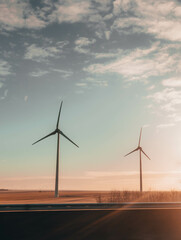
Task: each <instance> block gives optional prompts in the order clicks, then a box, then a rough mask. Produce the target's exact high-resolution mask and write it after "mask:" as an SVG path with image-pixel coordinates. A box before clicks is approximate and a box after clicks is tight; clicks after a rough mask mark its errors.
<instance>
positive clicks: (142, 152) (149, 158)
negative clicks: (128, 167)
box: [141, 149, 151, 160]
mask: <svg viewBox="0 0 181 240" xmlns="http://www.w3.org/2000/svg"><path fill="white" fill-rule="evenodd" d="M141 151H142V153H143V154H145V156H146V157H147V158H148V159H149V160H151V159H150V158H149V157H148V155H146V153H145V152H144V151H143V150H142V149H141Z"/></svg>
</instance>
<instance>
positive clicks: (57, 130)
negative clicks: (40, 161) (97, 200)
mask: <svg viewBox="0 0 181 240" xmlns="http://www.w3.org/2000/svg"><path fill="white" fill-rule="evenodd" d="M62 104H63V101H62V102H61V104H60V109H59V113H58V119H57V125H56V128H55V130H54V131H53V132H51V133H50V134H48V135H46V136H45V137H43V138H41V139H39V140H38V141H36V142H34V143H33V144H32V145H34V144H36V143H38V142H40V141H41V140H43V139H45V138H47V137H50V136H52V135H55V134H56V133H57V159H56V176H55V197H59V194H58V178H59V142H60V135H62V136H63V137H65V138H66V139H67V140H69V141H70V142H71V143H73V144H74V145H75V146H76V147H79V146H78V145H77V144H75V143H74V142H73V141H72V140H71V139H70V138H68V137H67V136H66V135H65V134H64V133H63V132H62V131H61V130H60V129H59V120H60V113H61V109H62Z"/></svg>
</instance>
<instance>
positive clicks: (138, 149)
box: [125, 128, 151, 192]
mask: <svg viewBox="0 0 181 240" xmlns="http://www.w3.org/2000/svg"><path fill="white" fill-rule="evenodd" d="M141 135H142V128H141V131H140V138H139V142H138V147H137V148H136V149H134V150H133V151H131V152H130V153H128V154H126V155H125V157H126V156H128V155H129V154H131V153H133V152H136V151H140V192H142V191H143V187H142V186H143V185H142V161H141V153H143V154H144V155H145V156H146V157H147V158H148V159H149V160H151V159H150V158H149V157H148V155H146V153H145V152H144V151H143V149H142V148H141V147H140V143H141Z"/></svg>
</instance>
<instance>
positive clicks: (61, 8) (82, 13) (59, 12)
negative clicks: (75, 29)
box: [50, 0, 94, 23]
mask: <svg viewBox="0 0 181 240" xmlns="http://www.w3.org/2000/svg"><path fill="white" fill-rule="evenodd" d="M55 8H56V9H55V11H53V12H52V14H51V16H50V18H51V20H54V21H58V22H59V23H62V22H70V23H75V22H81V21H85V20H86V19H87V17H88V16H89V15H90V14H92V13H93V12H94V10H93V9H92V8H91V1H74V0H68V1H64V0H63V1H58V3H56V4H55Z"/></svg>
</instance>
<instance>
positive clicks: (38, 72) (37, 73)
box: [30, 69, 48, 77]
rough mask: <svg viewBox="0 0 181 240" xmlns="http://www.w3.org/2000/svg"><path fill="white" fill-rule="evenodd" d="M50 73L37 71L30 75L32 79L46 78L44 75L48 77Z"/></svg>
mask: <svg viewBox="0 0 181 240" xmlns="http://www.w3.org/2000/svg"><path fill="white" fill-rule="evenodd" d="M47 73H48V71H43V70H40V69H39V70H37V71H36V72H32V73H30V75H31V76H32V77H41V76H44V75H46V74H47Z"/></svg>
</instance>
